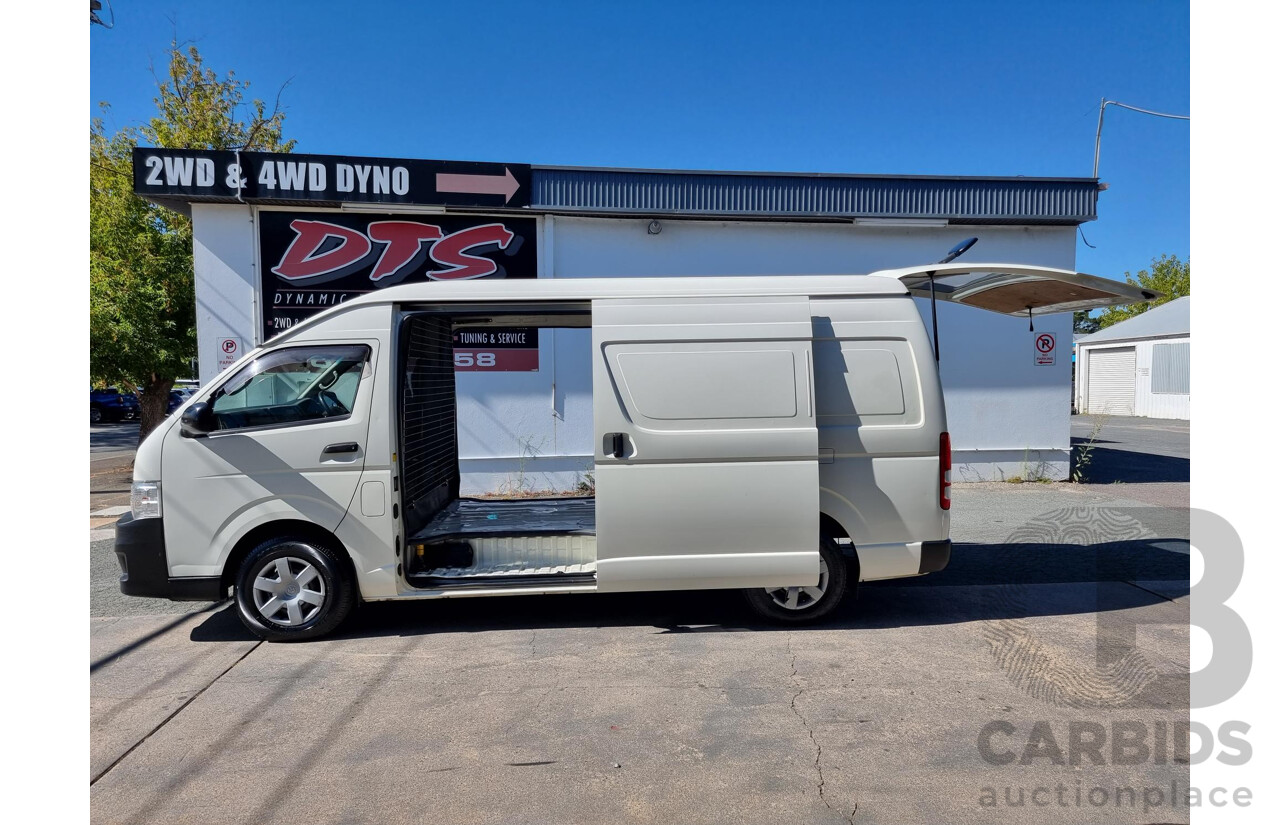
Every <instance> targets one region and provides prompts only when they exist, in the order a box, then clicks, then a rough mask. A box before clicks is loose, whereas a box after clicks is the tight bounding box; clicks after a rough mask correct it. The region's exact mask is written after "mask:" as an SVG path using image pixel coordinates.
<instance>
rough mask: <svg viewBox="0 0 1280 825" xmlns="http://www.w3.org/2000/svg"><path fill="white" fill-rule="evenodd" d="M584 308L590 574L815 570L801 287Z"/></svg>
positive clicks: (648, 581)
mask: <svg viewBox="0 0 1280 825" xmlns="http://www.w3.org/2000/svg"><path fill="white" fill-rule="evenodd" d="M591 311H592V333H591V335H592V370H593V379H594V387H595V390H594V396H595V483H596V531H597V535H596V541H597V545H596V552H597V582H598V587H599V589H600V590H601V591H621V590H678V589H699V588H717V587H781V586H811V585H814V584H816V583H817V581H818V542H819V535H818V430H817V423H816V419H815V415H814V393H813V353H812V338H813V326H812V320H811V316H810V310H809V301H808V299H807V298H797V297H756V298H683V299H675V298H653V299H641V298H631V299H607V300H597V301H594V302H592V310H591Z"/></svg>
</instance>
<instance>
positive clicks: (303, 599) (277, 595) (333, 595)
mask: <svg viewBox="0 0 1280 825" xmlns="http://www.w3.org/2000/svg"><path fill="white" fill-rule="evenodd" d="M354 600H355V586H354V582H353V581H352V578H351V574H350V573H349V572H348V565H347V564H346V562H345V560H344V559H342V558H341V557H340V556H339V555H338V553H337V552H335V551H334V550H333V549H332V548H329V547H326V546H324V545H323V544H320V543H318V542H315V541H313V540H311V539H300V538H286V537H280V538H274V539H269V540H267V541H265V542H263V543H262V544H260V545H258V546H257V547H255V548H254V549H253V550H252V551H251V552H250V553H249V555H248V557H247V558H245V560H244V563H243V564H242V565H240V573H239V575H238V576H237V578H236V610H237V612H238V613H239V614H240V621H242V622H244V624H245V627H247V628H249V630H250V631H251V632H252V633H253V634H254V635H255V636H257V637H258V638H260V639H266V640H267V641H270V642H285V641H301V640H303V639H314V638H316V637H317V636H323V635H324V634H326V633H328V632H329V631H331V630H333V629H334V628H335V627H337V626H338V625H339V624H341V623H342V620H343V619H345V618H346V617H347V614H348V613H350V612H351V606H352V603H353V602H354Z"/></svg>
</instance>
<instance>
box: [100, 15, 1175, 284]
mask: <svg viewBox="0 0 1280 825" xmlns="http://www.w3.org/2000/svg"><path fill="white" fill-rule="evenodd" d="M113 5H114V7H115V15H116V17H115V20H116V25H115V28H114V29H111V30H106V29H102V28H100V27H94V28H93V30H92V31H91V32H90V34H91V38H90V41H91V51H90V67H91V80H90V92H91V110H90V114H91V115H93V114H96V112H97V105H96V104H97V102H98V101H107V102H109V103H111V106H112V109H111V116H110V118H109V119H108V127H109V128H111V127H119V126H124V125H129V124H133V123H137V122H140V121H142V120H144V119H145V118H147V117H149V116H150V115H151V114H152V112H153V109H154V105H153V103H152V97H153V96H154V81H153V78H152V75H151V71H150V68H149V67H150V65H151V64H152V63H156V64H158V67H159V69H160V70H162V69H163V66H162V65H159V64H162V62H163V59H164V49H165V47H166V45H167V43H168V41H169V39H170V38H171V37H172V36H173V35H174V33H175V32H176V34H177V37H178V39H179V40H191V41H194V42H195V43H196V45H197V46H198V47H199V48H200V50H201V52H202V54H203V55H204V57H205V60H206V63H207V64H208V66H209V67H210V68H213V69H215V70H216V71H218V72H219V74H221V73H223V72H225V71H226V70H227V69H234V70H235V72H236V74H237V75H238V76H240V77H242V78H245V79H248V80H250V81H252V83H253V87H252V88H251V90H250V92H251V94H254V95H257V96H261V97H263V98H266V99H267V100H268V101H271V100H272V99H274V97H275V94H276V91H277V90H278V89H279V87H280V86H281V84H283V83H285V82H286V81H289V85H288V87H287V88H286V89H285V90H284V94H283V102H284V105H285V107H286V109H287V111H288V117H287V120H286V124H285V126H286V136H288V137H292V138H296V139H297V140H298V147H297V149H298V151H304V152H316V153H342V154H362V155H383V156H393V157H395V156H399V157H421V158H449V159H461V160H492V161H509V162H524V163H546V164H564V165H584V166H624V167H654V168H683V169H732V170H770V171H815V172H852V173H887V174H944V175H952V174H955V175H1046V176H1088V175H1089V174H1090V173H1091V171H1092V165H1093V145H1094V133H1095V131H1096V128H1097V115H1098V102H1099V100H1100V98H1102V97H1104V96H1105V97H1107V98H1109V99H1112V100H1120V101H1123V102H1126V103H1131V104H1133V105H1136V106H1141V107H1144V108H1150V109H1155V110H1158V111H1165V112H1172V113H1178V114H1188V113H1189V106H1190V104H1189V98H1190V94H1189V88H1188V84H1189V12H1188V8H1187V6H1186V4H1184V3H1173V2H1125V3H1114V2H1105V3H1104V2H1098V3H1093V2H1087V3H1086V2H1078V3H1069V2H1062V3H1052V4H1049V3H1028V2H1016V3H996V2H974V3H950V2H948V3H943V2H938V3H928V2H914V3H909V2H902V3H874V4H873V3H863V2H846V3H806V2H786V3H778V4H773V5H768V4H762V3H710V2H693V1H691V0H690V1H687V2H660V1H659V0H650V1H649V2H644V3H639V2H633V3H608V2H595V3H569V2H563V3H559V2H539V3H501V2H484V3H428V2H422V3H373V2H367V3H353V2H347V3H331V2H307V3H284V2H281V3H270V2H261V0H259V1H258V2H252V3H250V2H229V1H226V0H224V2H218V3H207V2H206V3H179V2H176V1H175V0H167V2H157V3H150V2H130V0H114V2H113ZM1189 154H1190V128H1189V124H1188V123H1186V122H1184V121H1172V120H1165V119H1159V118H1152V117H1147V116H1144V115H1139V114H1136V113H1133V112H1127V111H1123V110H1118V109H1115V108H1109V109H1108V111H1107V119H1106V127H1105V129H1104V131H1103V141H1102V163H1101V170H1100V177H1101V178H1102V179H1103V180H1104V181H1106V182H1107V183H1108V184H1110V189H1109V190H1108V191H1106V192H1103V193H1102V195H1101V197H1100V201H1099V206H1098V211H1099V220H1098V221H1096V222H1094V223H1089V224H1086V225H1085V226H1084V228H1083V229H1084V234H1085V236H1086V237H1087V238H1088V240H1089V242H1090V243H1092V244H1093V245H1094V246H1096V247H1097V249H1090V248H1088V247H1087V246H1085V245H1084V244H1083V243H1078V244H1077V249H1078V252H1077V265H1078V267H1079V268H1080V269H1082V270H1084V271H1089V272H1095V273H1097V274H1100V275H1109V276H1118V275H1120V273H1122V272H1124V271H1125V270H1130V271H1134V272H1136V271H1137V270H1138V269H1140V268H1143V267H1144V266H1146V265H1147V264H1148V263H1149V262H1150V260H1151V258H1152V257H1155V256H1158V255H1160V254H1162V253H1174V254H1177V255H1179V256H1181V257H1183V258H1186V257H1187V255H1188V247H1189V198H1190V195H1189Z"/></svg>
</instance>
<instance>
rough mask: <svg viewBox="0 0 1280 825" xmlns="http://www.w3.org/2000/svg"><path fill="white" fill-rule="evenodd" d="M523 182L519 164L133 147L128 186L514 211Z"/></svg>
mask: <svg viewBox="0 0 1280 825" xmlns="http://www.w3.org/2000/svg"><path fill="white" fill-rule="evenodd" d="M531 180H532V173H531V172H530V168H529V165H528V164H524V163H479V162H473V161H458V160H407V159H398V158H361V157H348V156H345V155H293V154H279V153H274V152H228V151H225V150H224V151H208V150H200V149H150V148H141V147H140V148H137V149H134V150H133V191H134V192H135V193H137V194H139V195H141V196H143V197H150V198H174V199H182V200H190V199H195V198H199V199H201V200H206V201H219V200H221V201H226V202H242V203H264V202H271V201H276V202H279V201H288V202H295V203H296V202H298V201H307V202H309V203H314V204H317V205H319V204H326V203H388V204H392V203H399V204H421V205H432V206H475V207H503V208H508V209H518V208H521V207H525V206H528V205H529V191H530V189H531V185H530V181H531Z"/></svg>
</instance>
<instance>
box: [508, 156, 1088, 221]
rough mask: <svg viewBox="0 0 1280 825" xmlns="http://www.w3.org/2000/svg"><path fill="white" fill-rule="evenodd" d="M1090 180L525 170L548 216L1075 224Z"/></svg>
mask: <svg viewBox="0 0 1280 825" xmlns="http://www.w3.org/2000/svg"><path fill="white" fill-rule="evenodd" d="M1097 203H1098V181H1097V180H1096V179H1094V178H1024V177H1004V178H996V177H926V176H890V175H826V174H808V175H806V174H779V173H752V172H676V171H662V170H644V169H577V168H566V167H546V166H542V167H539V166H534V167H533V193H532V197H531V204H530V207H531V208H532V209H535V210H539V211H545V212H551V213H570V214H573V213H581V214H594V215H601V214H606V215H609V214H611V215H637V214H639V215H659V216H660V215H672V216H689V217H695V216H696V217H704V218H705V217H725V218H756V219H775V220H777V219H807V220H823V219H826V220H831V219H855V218H872V219H877V218H879V219H906V220H910V219H917V220H920V219H925V220H929V219H933V220H946V221H948V222H950V223H955V224H1056V225H1067V226H1072V225H1078V224H1081V223H1084V222H1086V221H1092V220H1095V219H1096V218H1097V217H1098V213H1097Z"/></svg>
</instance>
